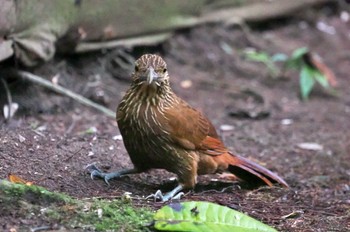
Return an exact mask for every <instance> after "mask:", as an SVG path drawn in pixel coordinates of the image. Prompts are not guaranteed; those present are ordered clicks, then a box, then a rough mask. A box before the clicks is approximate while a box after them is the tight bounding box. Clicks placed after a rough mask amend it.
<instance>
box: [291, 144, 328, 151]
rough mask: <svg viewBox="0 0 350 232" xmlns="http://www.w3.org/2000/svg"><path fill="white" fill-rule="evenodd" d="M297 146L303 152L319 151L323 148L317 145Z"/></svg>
mask: <svg viewBox="0 0 350 232" xmlns="http://www.w3.org/2000/svg"><path fill="white" fill-rule="evenodd" d="M297 146H298V147H299V148H301V149H304V150H311V151H321V150H323V146H322V145H320V144H318V143H299V144H297Z"/></svg>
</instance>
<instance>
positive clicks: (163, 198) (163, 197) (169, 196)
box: [146, 189, 185, 202]
mask: <svg viewBox="0 0 350 232" xmlns="http://www.w3.org/2000/svg"><path fill="white" fill-rule="evenodd" d="M184 195H185V194H184V193H183V192H179V193H178V194H176V195H175V196H173V195H172V194H171V192H169V193H167V194H165V195H163V193H162V191H161V190H159V189H158V190H157V191H156V192H155V193H153V194H151V195H149V196H147V197H146V199H150V198H153V199H154V201H157V200H160V202H166V201H169V200H180V199H181V197H182V196H184Z"/></svg>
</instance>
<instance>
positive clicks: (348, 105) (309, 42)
mask: <svg viewBox="0 0 350 232" xmlns="http://www.w3.org/2000/svg"><path fill="white" fill-rule="evenodd" d="M339 15H340V12H339V11H338V10H334V9H333V8H327V7H325V8H322V9H320V10H319V12H312V14H311V16H310V15H309V14H305V15H303V16H301V17H297V18H293V19H284V20H276V21H273V22H271V23H270V24H269V25H267V26H266V25H251V26H252V30H251V31H250V32H249V34H245V33H243V32H242V31H241V30H240V29H239V28H237V27H234V26H233V27H227V28H224V27H223V26H220V25H206V26H202V27H198V28H195V29H191V30H185V31H180V32H178V33H177V34H176V35H175V36H174V37H173V38H172V39H170V40H169V41H167V42H166V43H164V44H162V45H160V46H158V47H152V48H136V49H134V50H133V51H131V54H132V55H134V56H135V57H136V58H137V57H138V56H139V55H140V54H142V53H146V52H157V53H160V54H162V55H163V56H164V59H165V60H166V61H167V63H168V70H169V72H170V76H171V82H172V87H173V89H174V91H175V92H176V93H177V94H178V95H179V96H181V97H182V98H184V99H185V100H186V101H188V102H189V103H190V104H191V105H192V106H194V107H196V108H198V109H200V110H202V111H203V112H204V113H205V114H206V115H207V116H208V117H209V118H210V119H211V120H212V122H213V124H214V125H215V126H216V128H218V129H219V128H220V126H221V125H223V124H227V125H232V126H233V128H234V129H233V130H232V131H225V132H223V131H220V133H221V135H222V137H223V140H224V142H225V144H226V145H227V146H228V147H229V148H230V149H232V151H233V152H235V153H238V154H241V155H243V156H245V157H248V158H249V159H252V160H254V161H256V162H258V163H260V164H262V165H264V166H266V167H267V168H269V169H270V170H272V171H274V172H276V173H278V174H279V175H280V176H282V177H283V178H284V179H285V180H286V181H287V182H288V183H289V184H290V188H289V189H282V188H279V187H274V188H266V187H262V188H258V189H253V190H252V189H247V188H244V186H240V184H239V183H235V182H234V183H228V182H227V181H224V182H218V181H213V180H212V179H213V178H218V177H217V176H205V177H201V178H200V179H199V184H198V186H197V187H196V188H195V189H194V190H193V191H190V192H189V193H188V194H186V195H185V196H184V197H183V200H185V201H188V200H198V201H210V202H215V203H219V204H222V205H226V206H229V207H232V208H234V209H237V210H239V211H242V212H245V213H247V214H249V215H251V216H253V217H255V218H257V219H258V220H262V221H263V222H265V223H267V224H269V225H272V226H274V227H275V228H277V229H278V230H280V231H350V154H349V153H350V132H349V131H350V91H349V86H350V77H349V73H350V41H349V31H350V26H349V25H350V24H349V22H344V21H342V20H341V18H340V17H339ZM320 22H322V23H324V24H325V25H328V26H329V27H333V28H334V30H335V34H330V33H327V32H324V31H321V30H319V29H317V23H320ZM304 46H306V47H308V48H310V50H311V51H313V52H316V53H318V54H319V55H320V57H322V58H323V60H324V62H325V63H326V64H327V65H328V66H329V67H330V68H331V69H332V70H333V71H334V73H335V75H336V77H337V80H338V82H339V87H337V94H338V95H337V96H334V95H331V94H329V93H327V92H326V91H324V90H323V89H322V88H320V87H316V88H315V89H314V90H313V92H312V94H311V98H310V100H309V101H307V102H302V101H301V100H300V97H299V80H298V74H297V73H294V72H290V73H287V74H286V77H285V78H279V79H272V78H271V77H269V75H268V73H267V71H266V69H265V67H264V66H263V65H261V64H258V63H252V62H249V61H246V60H245V59H244V57H243V56H242V53H241V52H242V50H243V49H245V48H247V47H254V48H256V49H258V50H263V51H267V52H269V53H270V54H274V53H280V52H282V53H287V54H290V53H291V52H292V51H293V50H294V49H296V48H299V47H304ZM113 54H114V51H108V52H100V53H89V54H84V55H80V56H71V57H67V56H57V57H55V59H54V60H53V61H51V62H49V63H47V64H43V65H42V66H40V67H37V68H35V69H34V70H30V71H32V72H34V73H36V74H38V75H41V76H45V77H49V78H50V79H51V78H52V77H53V76H55V75H56V74H58V73H59V74H60V78H59V83H60V84H61V85H63V86H66V87H68V88H70V89H73V90H75V91H76V92H78V93H80V94H82V95H84V96H87V97H90V98H92V99H94V100H95V101H98V102H99V103H101V104H105V105H106V106H108V107H109V108H111V109H115V108H116V106H117V104H118V102H119V101H120V99H121V97H122V96H123V93H124V91H125V90H126V89H127V88H128V86H129V83H128V81H127V78H126V79H125V77H127V76H128V74H125V72H124V73H120V75H118V76H117V77H122V78H116V77H115V76H116V75H115V74H116V73H117V74H118V71H116V70H114V71H111V69H110V68H107V67H109V66H108V64H109V63H110V62H111V59H112V58H113ZM111 57H112V58H111ZM112 73H114V75H112ZM126 73H128V72H126ZM188 80H190V81H191V83H190V85H189V86H188V85H187V86H185V87H184V83H185V84H186V82H187V84H188ZM184 81H185V82H184ZM10 86H11V91H12V94H13V97H14V101H16V102H18V103H19V104H20V106H21V107H22V109H23V110H25V111H24V112H23V111H22V114H16V116H15V118H14V119H12V120H11V121H10V122H9V123H5V121H4V119H1V122H0V123H1V124H0V178H7V175H8V174H9V173H13V174H16V175H18V176H20V177H22V178H24V179H25V180H28V181H34V182H35V184H37V185H40V186H43V187H45V188H47V189H48V190H51V191H59V192H64V193H67V194H69V195H71V196H74V197H77V198H86V197H89V198H90V197H94V196H96V197H106V198H110V197H120V196H121V195H122V194H124V193H125V192H131V193H132V196H133V197H134V198H135V199H134V201H133V202H134V204H135V206H137V207H140V206H150V207H152V208H154V209H158V208H160V207H161V206H162V205H163V203H155V202H153V201H150V200H146V199H144V198H143V197H145V196H147V195H150V194H152V193H154V192H155V191H156V190H157V189H162V190H163V191H167V190H170V189H171V188H172V187H174V186H175V183H173V182H171V181H170V180H169V178H170V177H173V176H174V175H173V174H171V173H167V172H165V171H162V170H155V171H151V172H149V173H143V174H140V175H133V176H127V177H123V178H120V179H118V180H113V181H111V186H107V185H106V184H105V183H104V182H103V181H101V180H91V178H90V176H89V175H88V174H87V173H86V171H85V166H86V165H88V164H91V163H96V164H97V165H98V166H99V167H101V168H102V169H103V170H106V171H112V170H120V169H123V168H129V167H132V164H131V162H130V159H129V157H128V155H127V152H126V151H125V149H124V146H123V143H122V141H121V140H119V138H118V136H117V135H119V132H118V128H117V124H116V122H115V121H114V120H113V119H110V118H107V117H106V116H104V115H101V113H99V112H96V111H94V110H92V109H89V108H87V107H85V106H82V105H80V104H79V103H76V102H74V101H72V100H70V99H67V98H66V97H62V96H59V95H56V94H55V93H53V92H50V91H47V90H44V89H43V88H41V87H37V86H32V85H30V84H28V83H18V81H17V82H10ZM242 90H245V92H244V91H243V92H242ZM247 90H249V91H248V92H250V93H254V94H255V95H259V96H261V99H262V100H263V101H258V102H254V101H252V98H251V97H246V95H245V93H246V92H247ZM250 105H253V106H256V105H257V107H256V108H257V110H258V111H264V112H267V113H266V114H265V115H266V116H265V117H261V118H250V119H249V118H245V117H243V118H242V117H234V116H232V114H231V113H232V112H233V111H237V109H238V108H242V107H243V108H244V109H245V110H248V111H249V110H251V109H250V108H249V107H250ZM38 112H40V113H38ZM285 119H289V122H290V124H288V123H287V124H288V125H285V123H283V122H286V120H285ZM287 122H288V120H287ZM89 128H90V130H89ZM91 128H93V129H91ZM95 129H96V130H95ZM89 131H90V132H91V131H92V133H90V132H89ZM300 143H317V144H319V145H321V146H322V147H323V148H322V149H320V150H306V149H301V148H299V147H298V144H300ZM0 214H1V213H0ZM6 215H7V216H6V217H5V216H4V217H1V218H0V230H7V229H9V228H11V227H13V226H19V227H21V226H23V225H24V224H27V225H28V224H38V222H39V221H40V219H31V220H30V221H28V220H26V221H24V220H19V219H18V218H16V213H15V212H13V213H11V214H6Z"/></svg>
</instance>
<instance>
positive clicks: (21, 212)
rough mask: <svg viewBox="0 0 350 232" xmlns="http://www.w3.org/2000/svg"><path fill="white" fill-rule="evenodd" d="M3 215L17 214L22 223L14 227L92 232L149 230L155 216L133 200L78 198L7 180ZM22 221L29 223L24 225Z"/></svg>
mask: <svg viewBox="0 0 350 232" xmlns="http://www.w3.org/2000/svg"><path fill="white" fill-rule="evenodd" d="M0 212H2V216H10V215H14V214H15V215H16V216H17V218H19V220H18V222H19V224H16V225H13V226H14V227H17V228H19V229H29V228H30V227H35V225H42V224H49V225H53V224H58V225H60V226H63V227H65V228H67V229H78V228H79V229H83V230H90V231H106V230H108V231H146V230H147V228H145V227H144V225H145V224H147V223H148V222H150V221H151V220H152V215H153V212H151V211H150V210H149V209H146V208H135V207H133V205H132V202H130V201H123V200H115V199H114V200H105V199H96V198H92V199H85V200H81V199H74V198H72V197H70V196H67V195H65V194H62V193H56V192H50V191H48V190H46V189H45V188H42V187H39V186H35V185H33V186H27V185H23V184H13V183H10V182H8V181H5V180H3V181H1V182H0ZM6 214H7V215H6ZM21 219H23V220H25V221H27V222H28V221H29V223H27V225H22V224H21V223H20V221H22V220H21Z"/></svg>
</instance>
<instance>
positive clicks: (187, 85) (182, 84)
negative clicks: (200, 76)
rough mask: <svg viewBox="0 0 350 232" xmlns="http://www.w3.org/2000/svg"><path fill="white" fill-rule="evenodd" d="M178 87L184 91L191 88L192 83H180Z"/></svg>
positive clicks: (185, 81)
mask: <svg viewBox="0 0 350 232" xmlns="http://www.w3.org/2000/svg"><path fill="white" fill-rule="evenodd" d="M180 86H181V87H182V88H184V89H188V88H190V87H191V86H192V81H191V80H184V81H181V83H180Z"/></svg>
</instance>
